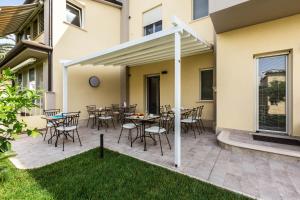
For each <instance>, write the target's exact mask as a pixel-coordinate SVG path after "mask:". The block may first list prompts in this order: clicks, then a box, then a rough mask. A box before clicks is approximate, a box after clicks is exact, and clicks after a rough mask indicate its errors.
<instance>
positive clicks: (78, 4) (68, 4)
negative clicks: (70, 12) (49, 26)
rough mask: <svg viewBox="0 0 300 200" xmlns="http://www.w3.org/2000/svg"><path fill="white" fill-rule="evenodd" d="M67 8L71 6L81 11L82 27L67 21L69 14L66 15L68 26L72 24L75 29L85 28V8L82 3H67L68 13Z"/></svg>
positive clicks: (80, 21) (80, 20)
mask: <svg viewBox="0 0 300 200" xmlns="http://www.w3.org/2000/svg"><path fill="white" fill-rule="evenodd" d="M67 6H70V7H72V8H74V9H75V10H78V11H79V23H80V26H77V25H75V24H72V23H71V22H69V21H68V20H67V13H65V22H66V23H67V24H70V25H72V26H74V27H78V28H84V6H83V5H82V4H80V3H78V2H77V1H71V0H69V1H66V11H67Z"/></svg>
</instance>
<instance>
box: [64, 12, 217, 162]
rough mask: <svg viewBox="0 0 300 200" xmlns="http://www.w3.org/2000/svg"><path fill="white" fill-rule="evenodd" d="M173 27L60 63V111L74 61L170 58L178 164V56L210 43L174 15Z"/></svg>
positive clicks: (132, 63) (201, 49) (106, 62)
mask: <svg viewBox="0 0 300 200" xmlns="http://www.w3.org/2000/svg"><path fill="white" fill-rule="evenodd" d="M172 22H173V25H174V26H173V27H172V28H170V29H168V30H164V31H160V32H157V33H154V34H151V35H148V36H145V37H143V38H140V39H137V40H132V41H129V42H126V43H123V44H120V45H117V46H115V47H112V48H109V49H106V50H103V51H99V52H96V53H94V54H92V55H89V56H86V57H82V58H79V59H77V60H73V61H62V62H61V63H62V65H63V111H64V112H67V111H68V110H67V109H68V68H69V67H71V66H75V65H84V64H94V65H99V66H105V65H108V66H113V65H115V66H129V67H131V66H140V65H143V64H148V63H154V62H159V61H164V60H172V59H174V62H175V63H174V66H175V83H174V84H175V97H174V98H175V147H174V148H175V166H176V167H180V164H181V136H180V134H181V122H180V118H181V113H180V112H181V111H180V108H181V57H186V56H191V55H196V54H201V53H206V52H209V51H212V48H213V47H212V45H211V44H209V43H208V42H206V41H205V40H203V39H202V38H201V37H199V36H198V35H197V34H196V33H195V32H194V31H193V30H192V29H191V28H190V27H188V26H187V25H186V24H184V23H183V22H182V21H180V20H179V19H178V18H177V17H175V16H174V17H173V18H172Z"/></svg>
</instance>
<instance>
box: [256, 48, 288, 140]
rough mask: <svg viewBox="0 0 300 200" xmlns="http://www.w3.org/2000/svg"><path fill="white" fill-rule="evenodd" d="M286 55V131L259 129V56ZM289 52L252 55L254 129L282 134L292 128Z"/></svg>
mask: <svg viewBox="0 0 300 200" xmlns="http://www.w3.org/2000/svg"><path fill="white" fill-rule="evenodd" d="M282 55H286V57H287V60H286V98H287V100H286V105H285V107H286V132H282V131H272V130H263V129H259V89H258V86H259V69H258V68H259V59H261V58H267V57H274V56H282ZM291 57H292V56H291V52H289V51H283V52H279V53H269V54H263V55H257V56H254V61H255V79H254V80H255V95H254V96H255V101H254V102H255V106H254V109H255V112H254V119H255V120H254V122H255V131H256V132H261V133H278V134H282V135H291V130H292V115H291V114H292V111H291V105H292V104H291V103H292V102H291V101H292V97H291V83H292V80H291V79H292V75H291V67H292V66H291Z"/></svg>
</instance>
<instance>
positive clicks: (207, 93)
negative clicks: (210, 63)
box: [200, 69, 214, 100]
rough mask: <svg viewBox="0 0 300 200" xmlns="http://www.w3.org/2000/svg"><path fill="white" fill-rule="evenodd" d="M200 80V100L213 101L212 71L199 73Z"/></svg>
mask: <svg viewBox="0 0 300 200" xmlns="http://www.w3.org/2000/svg"><path fill="white" fill-rule="evenodd" d="M200 80H201V91H200V94H201V100H213V98H214V91H213V82H214V70H213V69H209V70H201V71H200Z"/></svg>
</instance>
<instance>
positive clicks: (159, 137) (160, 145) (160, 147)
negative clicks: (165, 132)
mask: <svg viewBox="0 0 300 200" xmlns="http://www.w3.org/2000/svg"><path fill="white" fill-rule="evenodd" d="M158 138H159V145H160V151H161V155H162V156H163V155H164V154H163V150H162V146H161V139H160V134H158Z"/></svg>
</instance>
